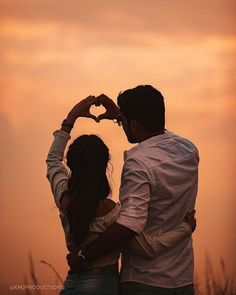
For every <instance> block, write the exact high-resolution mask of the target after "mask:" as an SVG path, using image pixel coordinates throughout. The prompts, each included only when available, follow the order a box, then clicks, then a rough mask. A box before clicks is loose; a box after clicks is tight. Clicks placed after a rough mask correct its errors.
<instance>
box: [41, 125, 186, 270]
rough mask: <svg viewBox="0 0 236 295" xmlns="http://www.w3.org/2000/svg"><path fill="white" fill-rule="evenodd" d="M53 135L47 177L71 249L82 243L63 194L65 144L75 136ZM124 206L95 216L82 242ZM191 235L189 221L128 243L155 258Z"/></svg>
mask: <svg viewBox="0 0 236 295" xmlns="http://www.w3.org/2000/svg"><path fill="white" fill-rule="evenodd" d="M53 135H54V140H53V143H52V145H51V148H50V150H49V153H48V156H47V160H46V163H47V178H48V180H49V182H50V185H51V190H52V193H53V196H54V200H55V203H56V206H57V207H58V209H59V213H60V214H59V216H60V219H61V223H62V226H63V229H64V233H65V240H66V245H67V248H68V250H69V251H71V250H72V249H75V248H78V247H79V245H75V244H74V243H73V240H72V239H71V235H70V226H69V221H68V217H67V210H65V209H63V208H62V207H61V200H62V197H63V196H64V194H65V193H66V192H67V191H68V179H69V170H68V169H67V166H66V165H65V164H64V162H63V161H64V152H65V148H66V145H67V142H68V141H69V139H70V138H71V136H70V134H68V133H67V132H65V131H63V130H56V131H55V132H54V133H53ZM120 208H121V207H120V204H119V203H117V204H116V206H115V207H114V208H113V209H112V210H111V211H110V212H109V213H107V214H106V215H104V216H102V217H94V219H93V220H92V222H91V224H90V226H89V231H88V233H87V236H86V238H85V241H84V242H83V244H82V245H80V246H86V245H88V244H90V243H91V242H92V241H94V240H96V239H97V238H98V237H99V236H100V235H101V234H102V233H103V232H104V231H105V230H106V229H107V228H109V227H110V226H111V225H112V224H113V223H114V222H115V221H116V219H117V218H118V216H119V213H120ZM190 235H191V228H190V227H189V225H188V224H187V223H185V222H183V223H181V224H180V225H179V226H178V227H176V228H175V229H174V230H172V231H168V232H166V233H162V234H160V235H158V236H152V235H150V234H146V233H145V232H143V233H141V234H140V235H138V236H136V237H135V238H134V239H133V240H132V241H130V242H129V243H128V245H127V247H128V248H130V249H132V251H134V253H136V254H138V255H141V256H145V257H149V258H152V257H155V256H157V255H158V253H160V252H161V251H162V250H164V249H167V248H170V247H171V246H172V245H175V244H176V243H178V241H181V240H182V239H183V238H185V237H186V236H190ZM120 252H121V249H118V250H116V251H113V252H111V253H108V254H107V255H105V256H103V257H101V258H99V259H97V260H96V261H95V262H94V263H93V264H92V265H91V267H102V266H105V265H110V264H114V263H117V261H118V258H119V255H120Z"/></svg>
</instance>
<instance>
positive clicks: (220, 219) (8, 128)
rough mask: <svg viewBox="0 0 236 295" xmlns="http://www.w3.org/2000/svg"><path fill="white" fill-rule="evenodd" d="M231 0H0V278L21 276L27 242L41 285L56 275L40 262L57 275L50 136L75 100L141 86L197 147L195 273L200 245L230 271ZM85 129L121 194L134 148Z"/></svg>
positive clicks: (81, 128)
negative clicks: (99, 146)
mask: <svg viewBox="0 0 236 295" xmlns="http://www.w3.org/2000/svg"><path fill="white" fill-rule="evenodd" d="M68 3H69V4H68ZM235 6H236V5H235V3H234V1H230V0H226V1H219V0H211V1H200V2H196V1H187V0H183V1H176V0H171V1H157V0H139V1H134V0H129V1H124V0H120V1H113V0H109V1H108V0H100V1H98V0H93V1H80V0H76V1H75V0H70V1H69V2H66V1H52V0H51V1H46V0H34V1H32V0H15V1H4V0H0V16H1V23H0V42H1V47H0V56H1V61H0V63H1V72H2V73H1V80H0V87H1V93H2V98H1V111H0V120H1V125H0V126H1V129H2V130H1V138H2V140H1V142H2V144H1V154H2V161H1V163H2V165H1V167H2V169H1V179H2V182H1V195H2V198H1V201H0V205H1V219H0V220H1V222H0V227H1V232H2V238H1V245H0V247H1V248H0V250H1V251H0V257H1V263H2V267H1V276H0V278H1V285H2V286H3V285H4V286H5V287H6V286H8V285H9V284H16V283H22V282H23V277H24V274H25V275H26V276H27V277H28V278H29V270H28V260H27V255H28V251H29V249H30V250H31V251H32V254H33V257H34V259H35V264H36V268H37V274H38V277H39V280H40V282H41V283H51V282H52V281H53V282H54V276H53V274H52V273H51V271H50V270H48V269H47V267H46V266H44V265H42V264H40V263H39V260H40V259H44V260H46V261H48V262H50V263H52V264H53V265H54V266H55V267H56V268H57V270H58V271H59V272H60V274H61V275H62V276H65V274H66V269H67V267H66V263H65V254H66V248H65V244H64V237H63V232H62V230H61V227H60V222H59V218H58V212H57V209H53V207H54V203H53V200H52V196H51V193H50V190H49V185H48V183H47V181H46V178H45V173H46V166H45V157H46V155H47V151H48V148H49V145H50V143H51V140H52V132H53V131H54V130H55V129H57V128H59V127H60V123H61V121H62V119H63V118H64V117H65V116H66V114H67V112H68V111H69V109H70V108H71V107H72V106H73V104H75V103H76V102H77V101H78V100H80V99H82V98H84V97H86V96H88V95H90V94H92V95H98V94H100V93H106V94H107V95H109V96H110V97H112V98H113V99H114V100H116V97H117V94H118V93H119V91H121V90H125V89H127V88H131V87H134V86H136V85H138V84H152V85H154V86H155V87H157V88H158V89H160V90H161V91H162V93H163V95H164V96H165V99H166V107H167V128H168V129H170V130H172V131H174V132H176V133H179V134H180V135H183V136H185V137H187V138H189V139H191V140H192V141H193V142H194V143H195V144H196V145H197V146H198V148H199V151H200V155H201V165H200V182H199V195H198V200H197V206H196V209H197V217H198V229H197V232H196V233H195V234H194V242H195V244H194V245H195V257H196V271H197V273H198V274H199V275H200V277H201V275H202V273H203V272H204V265H203V262H204V259H205V252H206V251H207V252H208V253H209V254H210V256H211V258H212V261H213V263H214V265H216V268H217V267H218V266H217V265H218V260H219V259H220V258H223V259H224V260H225V262H226V268H227V270H228V272H229V273H230V274H232V273H233V272H234V271H235V269H234V266H235V265H236V256H235V251H234V248H235V245H236V241H235V239H236V238H235V228H234V225H235V224H236V218H235V212H234V211H235V205H236V201H235V192H236V189H235V181H234V179H235V176H234V169H235V164H236V163H235V162H236V161H235V144H236V137H235V131H236V130H235V129H236V128H235V115H236V100H235V90H236V89H235V88H236V87H235V85H236V80H235V77H236V76H235V69H236V62H235V60H236V59H235V53H236V35H235V33H236V26H235V21H234V19H235V15H234V14H235V13H234V12H235V11H236V9H235V8H236V7H235ZM84 132H88V133H96V134H99V135H101V136H102V138H103V139H104V140H105V142H106V143H107V144H108V145H109V147H110V150H111V154H112V164H113V167H114V172H113V182H114V184H113V186H114V189H113V197H114V199H117V198H118V187H119V175H120V171H121V167H122V159H123V155H122V152H123V150H125V149H127V148H130V146H131V145H129V144H128V143H127V141H126V138H125V136H124V134H123V133H122V129H120V128H118V127H116V126H115V125H114V124H113V123H112V122H102V123H101V124H99V125H98V124H95V123H93V122H90V121H89V120H87V119H81V120H79V121H78V123H77V125H76V128H75V129H74V131H73V133H72V137H73V138H74V137H76V136H77V135H78V134H81V133H84ZM2 288H3V287H2ZM0 291H1V289H0ZM13 293H14V292H13ZM13 293H12V292H11V294H13ZM21 294H22V293H21Z"/></svg>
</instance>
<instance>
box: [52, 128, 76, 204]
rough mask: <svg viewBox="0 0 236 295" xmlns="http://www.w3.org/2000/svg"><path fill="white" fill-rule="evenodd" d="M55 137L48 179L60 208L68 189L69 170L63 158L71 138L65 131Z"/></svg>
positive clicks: (58, 132) (56, 132)
mask: <svg viewBox="0 0 236 295" xmlns="http://www.w3.org/2000/svg"><path fill="white" fill-rule="evenodd" d="M53 135H54V140H53V142H52V145H51V147H50V150H49V153H48V156H47V159H46V163H47V178H48V180H49V182H50V185H51V190H52V193H53V196H54V200H55V203H56V205H57V207H58V208H60V201H61V197H62V196H63V193H64V192H65V191H67V189H68V170H67V169H66V167H65V165H64V164H63V158H64V152H65V148H66V144H67V142H68V140H69V139H70V138H71V136H70V134H68V133H67V132H65V131H63V130H57V131H55V132H54V133H53Z"/></svg>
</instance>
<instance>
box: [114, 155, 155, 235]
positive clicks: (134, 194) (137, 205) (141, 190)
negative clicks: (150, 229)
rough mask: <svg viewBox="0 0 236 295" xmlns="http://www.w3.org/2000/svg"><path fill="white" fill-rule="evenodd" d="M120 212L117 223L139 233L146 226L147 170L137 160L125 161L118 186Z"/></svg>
mask: <svg viewBox="0 0 236 295" xmlns="http://www.w3.org/2000/svg"><path fill="white" fill-rule="evenodd" d="M119 198H120V203H121V212H120V216H119V217H118V219H117V221H116V222H117V223H119V224H121V225H123V226H125V227H127V228H129V229H131V230H133V231H135V232H136V233H140V232H141V231H142V230H143V229H144V226H145V224H146V220H147V213H148V203H149V200H150V180H149V176H148V169H147V167H145V164H144V163H143V162H141V161H140V159H139V158H135V157H132V158H129V159H127V160H126V161H125V163H124V167H123V171H122V176H121V186H120V195H119Z"/></svg>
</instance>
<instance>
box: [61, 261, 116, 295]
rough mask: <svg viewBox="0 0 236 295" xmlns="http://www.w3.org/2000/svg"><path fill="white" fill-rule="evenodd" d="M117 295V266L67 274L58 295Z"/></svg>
mask: <svg viewBox="0 0 236 295" xmlns="http://www.w3.org/2000/svg"><path fill="white" fill-rule="evenodd" d="M95 294H96V295H118V294H119V272H118V266H117V265H109V266H104V267H101V268H97V269H91V270H86V271H83V272H82V273H81V274H78V273H75V272H74V273H72V272H70V271H69V272H68V275H67V277H66V280H65V282H64V289H62V290H61V292H60V295H95Z"/></svg>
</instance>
